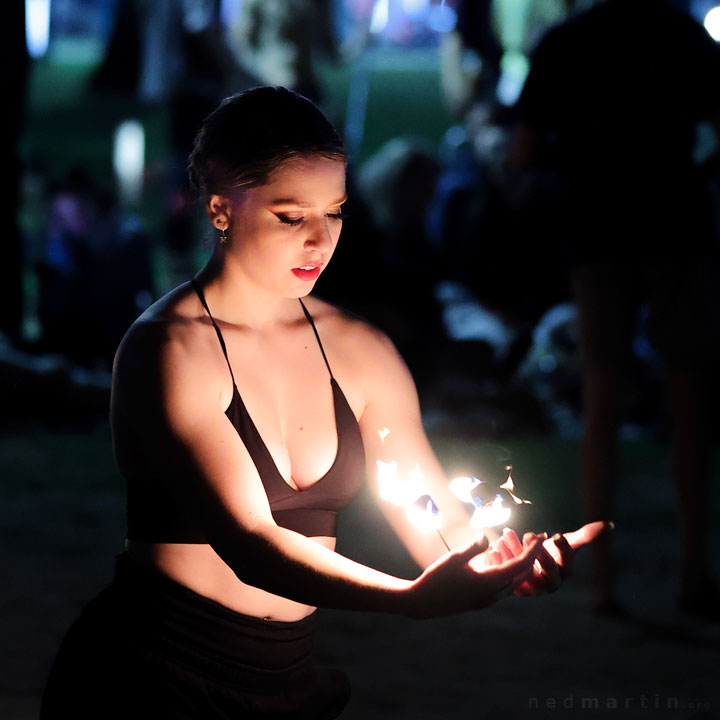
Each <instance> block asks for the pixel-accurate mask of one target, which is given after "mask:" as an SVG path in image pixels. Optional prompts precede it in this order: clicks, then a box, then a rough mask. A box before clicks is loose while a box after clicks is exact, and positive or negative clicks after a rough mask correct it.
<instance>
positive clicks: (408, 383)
mask: <svg viewBox="0 0 720 720" xmlns="http://www.w3.org/2000/svg"><path fill="white" fill-rule="evenodd" d="M364 345H365V347H366V348H367V347H370V348H372V350H371V351H370V352H371V353H372V355H371V357H370V358H369V359H368V362H367V363H366V364H367V366H368V367H369V368H370V371H369V373H368V378H367V380H366V386H367V388H368V401H367V405H366V407H365V411H364V412H363V415H362V418H361V420H360V427H361V430H362V433H363V442H364V444H365V450H366V456H367V465H368V468H367V469H368V482H369V485H370V489H371V492H372V493H373V495H374V496H375V498H376V500H377V502H378V504H379V506H380V508H381V510H382V512H383V514H384V515H385V517H386V518H387V520H388V522H389V523H390V525H391V526H392V528H393V529H394V530H395V532H396V534H397V535H398V537H399V538H400V539H401V540H402V542H403V543H404V545H405V546H406V547H407V549H408V552H409V553H410V554H411V555H412V557H413V558H414V559H415V560H416V562H417V563H418V564H419V565H420V566H421V567H427V566H429V565H431V563H433V562H434V561H435V560H436V559H437V558H439V557H441V556H442V555H443V554H444V553H445V547H444V545H443V544H442V541H441V540H440V538H439V536H438V534H437V533H435V532H431V533H427V534H425V533H423V532H421V531H420V530H418V529H417V528H416V527H415V526H414V525H413V524H412V523H411V522H410V521H409V520H408V518H407V516H406V514H405V512H404V510H403V509H402V508H398V507H396V506H395V505H393V504H392V503H390V502H388V501H387V500H384V499H383V498H382V497H381V496H380V488H379V483H378V478H377V470H376V461H377V460H381V461H383V462H390V461H392V460H395V461H397V463H398V475H399V476H402V474H404V473H407V472H409V471H410V470H413V468H415V467H416V466H417V467H419V468H420V471H421V473H422V482H423V486H424V489H425V490H426V491H427V492H428V494H430V495H432V496H433V498H434V499H435V501H436V504H437V505H438V508H439V509H440V511H441V513H442V516H443V526H442V533H443V536H444V537H445V539H446V540H447V541H448V543H449V545H450V546H451V547H456V546H458V545H464V544H465V543H467V542H471V541H472V538H473V536H474V535H476V533H474V532H473V530H472V529H471V527H470V523H469V516H468V513H467V512H466V510H465V506H464V504H463V503H461V502H460V501H459V500H458V499H457V498H456V497H455V496H454V495H453V494H452V492H451V491H450V490H449V487H448V481H447V478H446V477H445V475H444V473H443V471H442V468H441V467H440V464H439V462H438V460H437V458H436V457H435V455H434V453H433V451H432V449H431V448H430V444H429V442H428V439H427V437H426V435H425V432H424V430H423V427H422V422H421V419H420V408H419V403H418V398H417V392H416V390H415V386H414V383H413V381H412V378H411V376H410V373H409V371H408V369H407V367H406V366H405V364H404V362H403V361H402V359H401V358H400V356H399V355H398V353H397V351H396V350H395V349H394V347H393V346H392V343H391V342H390V341H389V340H388V339H387V338H385V337H384V336H382V335H380V334H379V333H378V334H376V336H375V337H374V338H373V339H372V341H370V342H365V343H364ZM382 429H388V430H390V432H389V433H388V434H387V435H386V437H385V439H384V440H383V439H381V437H380V434H379V433H378V431H379V430H382ZM611 527H612V525H611V524H608V523H602V522H596V523H591V524H589V525H585V526H583V527H582V528H580V529H579V530H576V531H574V532H571V533H566V534H565V535H562V534H557V535H555V536H554V537H553V538H551V539H547V536H545V537H540V540H541V541H543V542H542V545H541V546H540V548H539V549H538V554H537V561H538V563H537V564H536V565H535V568H534V572H533V574H532V576H531V577H529V578H527V580H526V581H525V582H524V583H522V584H521V585H520V586H518V588H516V590H517V594H522V595H532V594H538V593H540V592H544V591H548V590H553V589H557V587H558V585H559V583H560V580H561V579H562V578H564V577H566V576H567V574H568V573H569V571H570V567H571V565H572V559H573V554H574V551H575V550H576V549H577V548H579V547H581V546H582V545H585V544H587V543H589V542H592V541H593V540H594V539H595V538H596V537H597V536H598V535H599V534H600V533H603V532H606V531H607V530H609V529H611ZM486 534H488V535H491V536H492V537H493V539H494V540H496V542H495V543H494V545H493V547H492V549H491V550H490V551H489V552H487V553H485V555H483V556H482V558H477V560H476V561H475V563H476V564H477V565H478V566H484V565H493V564H497V563H502V562H506V561H509V560H510V559H512V558H513V557H519V556H520V555H521V554H522V553H523V552H524V551H525V550H526V549H527V546H528V543H535V542H536V540H537V538H538V536H535V535H534V534H532V533H528V534H527V535H526V537H525V538H524V541H523V542H520V540H519V539H518V538H517V536H516V535H515V533H514V532H513V531H511V530H508V529H505V531H504V532H503V534H502V536H497V535H496V534H495V533H494V532H493V531H492V530H490V531H486ZM478 561H480V562H478Z"/></svg>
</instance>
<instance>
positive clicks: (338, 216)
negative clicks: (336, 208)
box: [277, 212, 348, 227]
mask: <svg viewBox="0 0 720 720" xmlns="http://www.w3.org/2000/svg"><path fill="white" fill-rule="evenodd" d="M327 217H329V218H330V219H331V220H347V218H348V216H347V214H346V213H341V212H340V213H328V214H327ZM277 219H278V220H279V221H280V222H281V223H284V224H285V225H291V226H293V227H296V226H298V225H302V223H304V222H305V218H303V217H301V218H289V217H288V216H287V215H278V216H277Z"/></svg>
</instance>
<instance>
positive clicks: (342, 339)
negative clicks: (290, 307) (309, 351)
mask: <svg viewBox="0 0 720 720" xmlns="http://www.w3.org/2000/svg"><path fill="white" fill-rule="evenodd" d="M304 302H305V305H306V306H307V308H308V311H309V312H310V314H311V315H312V316H313V319H314V320H315V323H316V325H317V327H318V332H320V334H321V337H323V338H325V337H327V338H328V339H329V340H330V341H331V342H332V345H333V349H334V351H335V352H337V353H340V354H341V355H342V359H343V361H345V362H348V363H351V364H352V365H353V366H357V369H364V370H365V371H366V372H368V371H371V370H372V369H373V368H375V367H377V366H378V365H386V364H388V363H390V364H400V365H403V366H404V363H403V360H402V358H401V357H400V355H399V354H398V352H397V350H396V348H395V345H394V344H393V342H392V340H391V339H390V338H389V337H388V336H387V335H386V334H385V333H384V332H383V331H382V330H380V329H379V328H377V327H375V326H374V325H373V324H372V323H370V322H368V321H367V320H365V319H363V318H361V317H359V316H357V315H354V314H353V313H350V312H348V311H347V310H344V309H343V308H340V307H338V306H336V305H333V304H331V303H329V302H326V301H325V300H321V299H319V298H316V297H313V296H310V297H308V298H306V299H305V300H304Z"/></svg>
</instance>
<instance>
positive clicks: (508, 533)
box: [503, 528, 523, 555]
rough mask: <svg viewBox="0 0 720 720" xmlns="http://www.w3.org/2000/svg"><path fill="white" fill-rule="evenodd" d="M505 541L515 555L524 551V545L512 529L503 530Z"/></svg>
mask: <svg viewBox="0 0 720 720" xmlns="http://www.w3.org/2000/svg"><path fill="white" fill-rule="evenodd" d="M503 539H504V540H505V542H506V543H507V546H508V547H509V548H510V551H511V552H512V554H513V555H519V554H520V553H521V552H522V551H523V544H522V543H521V542H520V538H519V537H518V536H517V533H516V532H515V531H514V530H513V529H512V528H505V529H504V530H503Z"/></svg>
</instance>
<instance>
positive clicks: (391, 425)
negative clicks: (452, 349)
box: [360, 331, 477, 568]
mask: <svg viewBox="0 0 720 720" xmlns="http://www.w3.org/2000/svg"><path fill="white" fill-rule="evenodd" d="M362 347H363V352H365V353H367V358H366V359H365V362H364V363H363V366H364V367H366V368H367V370H366V373H365V377H364V385H365V387H366V392H367V398H366V406H365V409H364V411H363V414H362V416H361V418H360V429H361V431H362V435H363V443H364V445H365V454H366V459H367V473H368V485H369V488H370V491H371V493H372V494H373V496H374V498H375V499H376V501H377V503H378V505H379V507H380V509H381V511H382V513H383V514H384V516H385V517H386V519H387V521H388V522H389V524H390V526H391V527H392V528H393V530H394V531H395V533H396V534H397V536H398V537H399V538H400V540H401V541H402V543H403V544H404V545H405V547H406V548H407V550H408V552H409V553H410V555H411V556H412V557H413V559H414V560H415V561H416V562H417V563H418V565H419V566H420V567H423V568H424V567H427V566H428V565H430V564H431V563H433V562H434V561H435V560H437V558H438V557H440V556H441V555H443V554H444V553H445V552H446V548H445V546H444V545H443V543H442V540H441V539H440V537H439V536H438V534H437V533H436V532H431V533H423V532H421V531H420V530H418V529H417V528H416V527H415V526H414V525H413V524H412V523H411V522H410V521H409V520H408V518H407V516H406V514H405V511H404V510H403V509H402V508H399V507H396V506H395V505H393V504H392V503H391V502H388V501H387V500H385V499H383V498H382V497H381V496H380V488H379V483H378V477H377V461H378V460H380V461H382V462H386V463H387V462H390V461H393V460H394V461H396V462H397V463H398V477H399V478H401V479H404V478H405V477H406V476H407V473H408V472H410V471H412V470H414V469H415V468H416V467H417V468H419V470H420V473H421V477H422V485H423V487H424V488H425V489H426V490H427V492H428V494H430V495H432V497H433V498H434V500H435V502H436V504H437V506H438V508H439V509H440V511H441V513H442V518H443V525H442V530H441V532H442V534H443V537H444V538H445V539H446V541H447V542H448V544H449V545H450V547H459V546H462V545H464V544H466V543H468V542H471V541H472V540H473V538H474V537H476V536H477V533H476V532H474V531H473V530H472V529H471V528H470V523H469V519H470V516H469V514H468V511H467V510H466V507H465V505H463V503H462V502H460V501H459V500H458V499H457V498H456V497H455V495H453V493H452V492H451V491H450V489H449V485H448V480H447V478H446V476H445V473H444V472H443V469H442V467H441V466H440V463H439V462H438V459H437V457H436V456H435V453H434V452H433V450H432V448H431V447H430V443H429V442H428V439H427V436H426V435H425V430H424V428H423V425H422V420H421V415H420V405H419V401H418V396H417V391H416V389H415V384H414V382H413V379H412V377H411V375H410V372H409V370H408V368H407V366H406V365H405V363H404V362H403V360H402V358H401V357H400V355H399V354H398V352H397V351H396V350H395V348H394V346H393V344H392V343H391V342H390V340H388V339H387V337H385V336H384V335H382V334H381V333H379V332H373V331H368V337H367V338H366V339H365V341H364V342H363V343H362ZM383 429H387V430H389V431H390V432H389V433H388V434H387V435H386V436H385V439H384V440H383V439H381V436H380V434H379V431H380V430H383Z"/></svg>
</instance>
